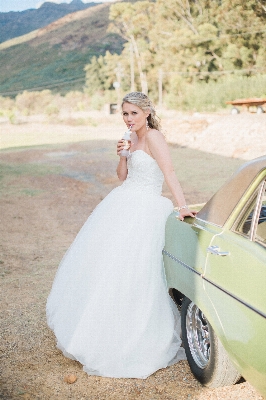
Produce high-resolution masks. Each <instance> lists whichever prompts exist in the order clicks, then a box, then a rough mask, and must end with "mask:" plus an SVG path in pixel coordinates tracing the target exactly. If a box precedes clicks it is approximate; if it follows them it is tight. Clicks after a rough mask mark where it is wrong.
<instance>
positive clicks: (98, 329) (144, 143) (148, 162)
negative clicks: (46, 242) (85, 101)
mask: <svg viewBox="0 0 266 400" xmlns="http://www.w3.org/2000/svg"><path fill="white" fill-rule="evenodd" d="M122 114H123V119H124V121H125V123H126V125H127V126H128V127H129V126H131V129H132V132H133V133H132V141H131V147H130V153H129V155H128V156H127V157H125V156H122V155H121V151H122V150H123V147H124V142H123V141H122V140H120V141H119V142H118V144H117V154H118V155H119V156H120V161H119V164H118V167H117V175H118V177H119V179H120V180H121V181H123V183H122V185H121V186H118V187H117V188H115V189H114V190H112V191H111V193H109V195H107V196H106V197H105V199H104V200H103V201H102V202H101V203H100V204H99V205H98V206H97V207H96V208H95V210H94V211H93V212H92V214H91V215H90V216H89V218H88V219H87V221H86V222H85V224H84V225H83V227H82V228H81V230H80V232H79V233H78V235H77V236H76V238H75V240H74V242H73V243H72V245H71V246H70V248H69V249H68V251H67V252H66V254H65V256H64V257H63V260H62V261H61V264H60V266H59V268H58V271H57V274H56V277H55V279H54V283H53V287H52V290H51V293H50V295H49V297H48V300H47V306H46V310H47V320H48V325H49V326H50V328H51V329H52V330H53V331H54V333H55V336H56V338H57V346H58V348H59V349H61V350H62V352H63V354H64V355H65V356H66V357H69V358H71V359H74V360H77V361H79V362H80V363H81V364H82V365H83V369H84V371H86V372H87V373H88V374H89V375H99V376H105V377H115V378H143V379H144V378H147V377H148V376H149V375H151V374H152V373H154V372H155V371H157V370H158V369H160V368H166V367H167V366H169V365H172V364H174V363H176V362H178V361H179V360H181V359H185V355H184V350H183V349H182V348H180V345H181V339H180V316H179V312H178V310H177V308H176V306H175V304H174V302H173V300H172V299H171V297H170V296H169V294H168V291H167V283H166V278H165V273H164V268H163V260H162V249H163V246H164V230H165V223H166V219H167V217H168V216H169V214H170V213H171V212H172V210H173V204H172V202H171V201H170V200H169V199H167V198H165V197H162V196H161V190H162V184H163V180H164V179H165V180H166V183H167V185H168V187H169V189H170V190H171V192H172V194H173V197H174V199H175V201H176V203H177V205H178V207H179V211H180V219H181V220H183V219H184V217H186V216H191V217H194V216H195V212H194V211H190V210H189V208H188V207H187V206H186V203H185V199H184V195H183V192H182V189H181V187H180V184H179V182H178V179H177V177H176V175H175V173H174V169H173V166H172V162H171V158H170V153H169V149H168V146H167V144H166V141H165V139H164V136H163V134H162V133H161V132H160V125H159V123H158V120H157V117H156V113H155V110H154V108H153V105H152V103H151V101H150V100H149V98H148V97H147V96H146V95H145V94H143V93H141V92H133V93H129V94H128V95H126V96H125V97H124V99H123V103H122Z"/></svg>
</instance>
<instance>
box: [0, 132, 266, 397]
mask: <svg viewBox="0 0 266 400" xmlns="http://www.w3.org/2000/svg"><path fill="white" fill-rule="evenodd" d="M27 128H28V131H30V130H31V129H32V131H34V129H33V128H32V126H31V127H30V126H28V127H27V126H23V129H24V130H27ZM40 129H45V128H43V126H42V127H41V128H40ZM49 129H51V127H50V128H49ZM58 129H59V130H60V129H62V128H58ZM66 129H68V128H66ZM61 133H62V132H61ZM12 135H13V136H12ZM62 135H63V133H62ZM51 136H52V131H51ZM2 138H3V136H2ZM15 139H16V141H15V143H19V141H21V138H19V137H18V136H17V133H16V127H15V128H14V130H13V131H12V132H11V131H10V136H9V138H5V140H10V141H11V140H12V141H13V142H14V140H15ZM90 139H91V140H87V141H86V140H85V137H83V138H82V139H81V140H83V141H78V140H73V141H72V142H71V140H65V141H68V142H70V143H60V144H58V143H53V144H49V145H48V144H45V145H39V146H29V147H16V148H9V149H4V150H2V151H0V223H1V243H0V285H1V292H0V299H1V303H0V304H1V305H0V318H1V328H0V329H1V330H0V334H1V340H0V350H1V367H0V368H1V380H0V385H1V389H0V398H1V399H5V400H9V399H40V400H46V399H47V400H48V399H59V400H61V399H62V400H65V399H74V400H76V399H79V400H82V399H83V400H109V399H114V400H121V399H126V400H131V399H132V400H133V399H134V400H135V399H140V400H144V399H145V400H156V399H163V400H179V399H180V400H183V399H190V400H192V399H193V400H196V399H197V400H205V399H213V400H214V399H215V400H220V399H234V400H235V399H239V400H253V399H254V400H255V399H256V400H259V399H262V397H261V396H260V395H259V394H258V393H257V391H256V390H255V389H254V388H253V387H252V386H251V385H250V384H249V383H248V382H242V383H239V384H237V385H234V386H230V387H226V388H219V389H207V388H204V387H202V386H201V385H200V384H199V383H198V382H197V381H196V380H195V379H194V378H193V376H192V374H191V373H190V370H189V367H188V364H187V362H186V361H182V362H180V363H178V364H176V365H174V366H171V367H168V368H166V369H163V370H159V371H157V372H156V373H154V374H153V375H152V376H150V377H149V378H147V379H146V380H141V379H110V378H101V377H95V376H88V375H87V374H86V373H85V372H83V370H82V366H81V365H80V364H79V363H78V362H75V361H72V360H69V359H67V358H65V357H64V356H63V355H62V354H61V352H60V351H59V350H57V349H56V347H55V338H54V335H53V333H52V332H51V331H50V330H49V329H48V327H47V325H46V316H45V304H46V299H47V296H48V294H49V291H50V288H51V285H52V281H53V278H54V275H55V272H56V269H57V266H58V264H59V262H60V260H61V258H62V256H63V255H64V252H65V251H66V250H67V248H68V247H69V245H70V244H71V242H72V241H73V239H74V238H75V235H76V234H77V232H78V231H79V229H80V228H81V226H82V225H83V223H84V222H85V220H86V219H87V217H88V216H89V214H90V213H91V211H92V210H93V209H94V207H95V206H96V205H97V204H98V203H99V201H100V200H101V199H102V198H103V197H104V196H105V195H106V194H107V193H109V191H110V190H111V189H112V188H114V187H115V186H117V185H118V184H119V181H118V179H117V178H116V175H115V169H116V164H117V156H116V155H115V140H114V138H113V137H111V139H112V140H107V139H106V137H105V138H104V137H101V136H100V135H99V136H98V140H97V136H96V138H94V140H92V137H90ZM99 139H101V140H99ZM62 141H63V139H62ZM13 142H12V143H13ZM74 142H75V143H74ZM2 143H3V141H2ZM27 144H29V143H27ZM35 144H36V143H35ZM4 147H9V145H8V146H2V148H4ZM171 152H172V157H173V160H174V165H175V169H176V172H177V174H178V176H179V179H180V181H181V183H182V186H183V188H184V192H185V195H186V197H187V200H188V202H189V203H200V202H203V201H206V200H207V199H208V198H209V197H210V196H211V194H213V192H215V190H217V188H218V187H219V186H220V185H221V184H222V183H223V182H224V181H225V180H226V179H227V178H228V177H229V176H230V174H231V173H232V172H233V171H234V170H235V169H236V168H237V167H238V166H239V165H240V164H242V163H243V160H240V159H238V158H229V157H225V156H222V155H217V154H216V155H215V154H211V153H207V152H203V151H200V150H197V149H191V148H188V147H184V146H180V145H178V144H173V145H171ZM163 194H164V195H165V196H167V197H171V195H170V193H169V191H168V189H167V188H166V187H165V188H164V193H163ZM103 296H104V293H103ZM71 373H72V374H75V375H76V376H77V381H76V382H75V383H74V384H72V385H71V384H68V383H66V382H64V377H65V376H66V375H68V374H71Z"/></svg>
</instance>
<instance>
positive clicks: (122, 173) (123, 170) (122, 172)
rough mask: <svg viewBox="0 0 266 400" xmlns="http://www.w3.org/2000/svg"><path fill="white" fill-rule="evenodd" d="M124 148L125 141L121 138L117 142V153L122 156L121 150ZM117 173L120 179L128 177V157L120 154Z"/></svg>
mask: <svg viewBox="0 0 266 400" xmlns="http://www.w3.org/2000/svg"><path fill="white" fill-rule="evenodd" d="M123 148H124V142H123V140H119V142H118V143H117V155H118V156H120V152H121V151H122V150H123ZM116 173H117V176H118V179H119V180H120V181H124V180H125V179H126V177H127V158H126V157H122V156H120V160H119V163H118V166H117V169H116Z"/></svg>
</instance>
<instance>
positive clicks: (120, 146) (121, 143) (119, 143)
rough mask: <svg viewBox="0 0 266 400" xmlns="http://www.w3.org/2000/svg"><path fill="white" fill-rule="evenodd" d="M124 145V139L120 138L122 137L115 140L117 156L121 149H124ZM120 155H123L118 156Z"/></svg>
mask: <svg viewBox="0 0 266 400" xmlns="http://www.w3.org/2000/svg"><path fill="white" fill-rule="evenodd" d="M124 145H125V143H124V140H122V139H121V140H119V141H118V142H117V145H116V154H117V155H118V156H120V153H121V151H122V150H124ZM120 157H123V156H120Z"/></svg>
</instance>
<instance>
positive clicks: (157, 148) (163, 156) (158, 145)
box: [146, 129, 195, 220]
mask: <svg viewBox="0 0 266 400" xmlns="http://www.w3.org/2000/svg"><path fill="white" fill-rule="evenodd" d="M146 138H147V144H148V147H149V150H150V152H151V154H152V156H153V157H154V158H155V160H156V161H157V164H158V165H159V167H160V169H161V170H162V172H163V174H164V178H165V181H166V183H167V186H168V187H169V189H170V191H171V193H172V195H173V196H174V199H175V202H176V204H177V205H178V207H183V206H185V205H186V200H185V197H184V194H183V190H182V188H181V185H180V183H179V181H178V179H177V176H176V174H175V171H174V167H173V163H172V160H171V155H170V151H169V147H168V145H167V143H166V141H165V138H164V136H163V134H162V133H161V132H159V131H157V130H155V129H153V130H150V131H149V132H148V133H147V135H146ZM186 216H191V217H194V216H195V212H194V211H190V210H189V209H182V210H180V219H181V220H183V219H184V217H186Z"/></svg>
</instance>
